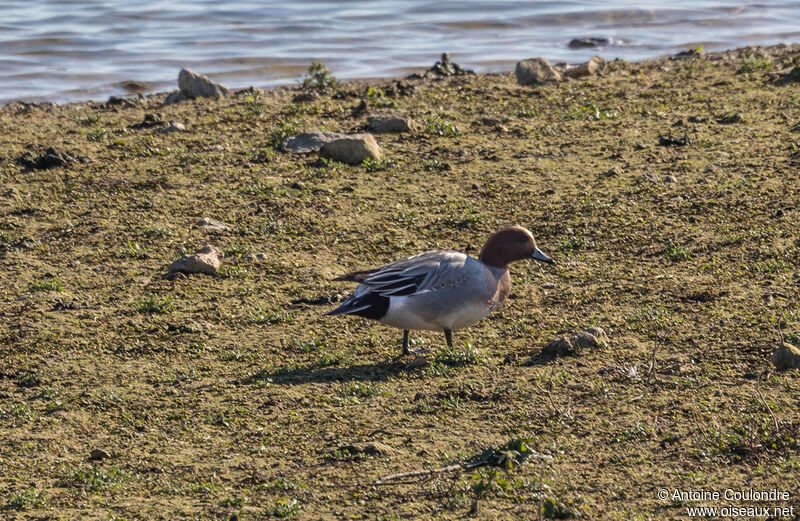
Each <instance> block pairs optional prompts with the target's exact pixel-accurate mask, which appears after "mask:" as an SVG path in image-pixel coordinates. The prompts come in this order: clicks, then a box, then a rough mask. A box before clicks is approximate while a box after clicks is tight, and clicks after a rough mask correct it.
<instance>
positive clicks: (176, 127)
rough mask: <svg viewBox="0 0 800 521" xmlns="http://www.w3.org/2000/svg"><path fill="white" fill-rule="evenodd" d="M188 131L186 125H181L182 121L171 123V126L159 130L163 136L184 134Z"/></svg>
mask: <svg viewBox="0 0 800 521" xmlns="http://www.w3.org/2000/svg"><path fill="white" fill-rule="evenodd" d="M185 130H186V125H184V124H183V123H181V122H180V121H170V122H169V125H167V126H166V127H164V128H162V129H161V130H159V132H161V133H162V134H168V133H170V132H184V131H185Z"/></svg>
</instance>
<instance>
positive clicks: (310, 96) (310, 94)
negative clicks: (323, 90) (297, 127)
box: [292, 90, 319, 103]
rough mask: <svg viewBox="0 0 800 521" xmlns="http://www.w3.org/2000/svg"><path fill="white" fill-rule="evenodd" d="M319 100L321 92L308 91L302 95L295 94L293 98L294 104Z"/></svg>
mask: <svg viewBox="0 0 800 521" xmlns="http://www.w3.org/2000/svg"><path fill="white" fill-rule="evenodd" d="M318 99H319V92H317V91H313V90H310V91H306V92H301V93H300V94H295V95H294V97H292V103H308V102H310V101H316V100H318Z"/></svg>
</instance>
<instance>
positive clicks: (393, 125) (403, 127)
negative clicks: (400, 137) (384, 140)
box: [367, 114, 416, 134]
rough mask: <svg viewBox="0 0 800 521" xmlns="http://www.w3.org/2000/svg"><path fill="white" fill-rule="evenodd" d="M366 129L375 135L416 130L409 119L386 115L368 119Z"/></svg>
mask: <svg viewBox="0 0 800 521" xmlns="http://www.w3.org/2000/svg"><path fill="white" fill-rule="evenodd" d="M367 129H369V130H370V131H372V132H374V133H376V134H388V133H390V132H411V131H413V130H415V129H416V124H415V123H414V121H413V120H411V118H407V117H405V116H400V115H398V114H386V115H379V116H372V117H371V118H369V123H368V124H367Z"/></svg>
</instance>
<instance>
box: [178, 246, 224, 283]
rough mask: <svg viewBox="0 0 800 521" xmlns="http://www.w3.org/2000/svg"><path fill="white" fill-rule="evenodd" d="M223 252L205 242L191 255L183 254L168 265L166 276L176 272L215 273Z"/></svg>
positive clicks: (220, 263)
mask: <svg viewBox="0 0 800 521" xmlns="http://www.w3.org/2000/svg"><path fill="white" fill-rule="evenodd" d="M224 256H225V254H224V253H222V251H221V250H220V249H219V248H215V247H214V246H211V245H210V244H206V245H205V246H203V247H202V248H200V249H199V250H197V251H196V252H195V253H194V254H192V255H184V256H183V257H181V258H180V259H178V260H176V261H175V262H173V263H172V265H171V266H170V267H169V274H168V277H170V278H172V276H174V274H176V273H187V274H191V273H207V274H213V273H216V272H217V270H218V269H219V267H220V266H221V265H222V261H221V260H220V258H222V257H224Z"/></svg>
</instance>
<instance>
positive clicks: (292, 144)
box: [281, 130, 347, 154]
mask: <svg viewBox="0 0 800 521" xmlns="http://www.w3.org/2000/svg"><path fill="white" fill-rule="evenodd" d="M345 137H347V134H340V133H339V132H327V131H325V130H315V131H312V132H303V133H302V134H297V135H296V136H290V137H287V138H284V140H283V141H282V142H281V150H283V151H284V152H288V153H290V154H308V153H309V152H317V151H318V150H319V149H320V148H322V145H324V144H325V143H330V142H331V141H336V140H337V139H342V138H345Z"/></svg>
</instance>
